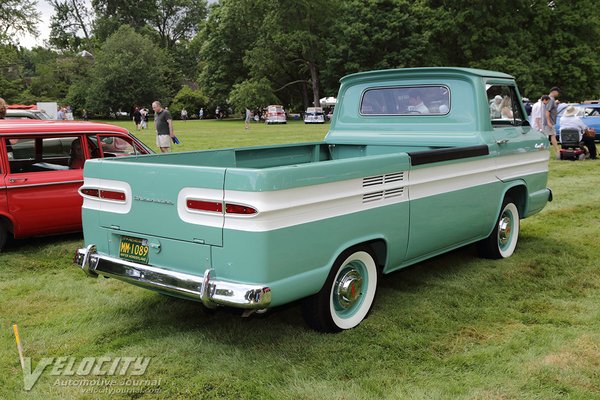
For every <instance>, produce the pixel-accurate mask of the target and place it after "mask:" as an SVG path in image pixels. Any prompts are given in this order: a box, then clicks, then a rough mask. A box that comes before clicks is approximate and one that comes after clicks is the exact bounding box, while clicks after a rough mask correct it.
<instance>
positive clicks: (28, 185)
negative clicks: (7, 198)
mask: <svg viewBox="0 0 600 400" xmlns="http://www.w3.org/2000/svg"><path fill="white" fill-rule="evenodd" d="M71 183H83V179H82V180H77V181H64V182H48V183H32V184H27V185H14V186H6V189H21V188H28V187H37V186H54V185H67V184H71ZM0 189H2V188H0Z"/></svg>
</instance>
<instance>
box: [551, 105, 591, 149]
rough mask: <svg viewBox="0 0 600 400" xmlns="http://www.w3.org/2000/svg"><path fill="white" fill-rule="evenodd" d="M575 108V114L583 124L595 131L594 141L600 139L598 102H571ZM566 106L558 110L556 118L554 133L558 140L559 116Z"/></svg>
mask: <svg viewBox="0 0 600 400" xmlns="http://www.w3.org/2000/svg"><path fill="white" fill-rule="evenodd" d="M571 105H572V106H573V107H575V108H576V109H577V114H576V115H577V116H578V117H579V118H581V120H582V121H583V123H584V124H586V125H587V126H588V127H590V128H594V130H595V131H596V141H600V104H571ZM566 109H567V107H563V108H562V109H560V110H559V112H558V114H557V118H556V135H557V138H558V139H559V140H560V118H561V116H562V115H563V114H564V112H565V110H566Z"/></svg>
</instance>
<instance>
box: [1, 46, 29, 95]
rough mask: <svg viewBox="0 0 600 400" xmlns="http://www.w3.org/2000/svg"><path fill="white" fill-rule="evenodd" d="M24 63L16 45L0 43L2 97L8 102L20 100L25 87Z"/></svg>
mask: <svg viewBox="0 0 600 400" xmlns="http://www.w3.org/2000/svg"><path fill="white" fill-rule="evenodd" d="M22 73H23V65H22V62H21V60H20V57H19V53H18V52H17V49H16V47H14V46H4V45H0V97H2V98H4V100H6V101H7V102H8V103H14V102H16V101H17V100H18V98H19V94H20V93H21V91H23V89H24V86H25V85H24V82H23V78H22Z"/></svg>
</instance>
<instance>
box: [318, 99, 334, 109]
mask: <svg viewBox="0 0 600 400" xmlns="http://www.w3.org/2000/svg"><path fill="white" fill-rule="evenodd" d="M319 103H321V107H329V106H335V105H336V103H337V99H336V98H335V97H323V98H322V99H320V100H319Z"/></svg>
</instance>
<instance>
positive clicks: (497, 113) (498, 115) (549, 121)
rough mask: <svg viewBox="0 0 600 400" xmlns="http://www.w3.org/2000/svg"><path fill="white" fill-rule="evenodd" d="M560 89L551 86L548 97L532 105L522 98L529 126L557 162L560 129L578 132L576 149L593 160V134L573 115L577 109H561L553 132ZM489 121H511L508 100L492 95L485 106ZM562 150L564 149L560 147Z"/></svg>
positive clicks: (511, 114) (512, 111)
mask: <svg viewBox="0 0 600 400" xmlns="http://www.w3.org/2000/svg"><path fill="white" fill-rule="evenodd" d="M559 96H560V88H559V87H557V86H554V87H552V88H551V89H550V91H549V93H548V94H545V95H543V96H541V97H540V98H539V99H538V100H537V101H536V102H535V103H533V104H532V103H531V102H530V101H529V99H527V98H523V105H524V108H525V111H526V113H527V114H528V117H529V122H530V125H531V126H532V127H533V129H535V130H537V131H539V132H542V133H543V134H544V135H545V136H547V137H548V140H549V141H550V144H551V145H552V150H553V151H554V154H555V156H556V158H557V159H560V158H561V146H559V137H560V136H561V135H560V133H561V132H562V130H564V129H575V130H577V131H578V132H579V142H580V144H579V145H580V148H581V149H582V150H583V151H584V152H585V154H586V157H588V158H590V159H592V160H595V159H596V158H597V149H596V144H595V142H594V139H595V133H594V130H593V129H592V128H589V127H588V126H586V125H585V123H584V122H583V121H582V120H581V118H580V117H579V116H578V115H577V114H578V112H577V107H574V106H572V105H569V106H567V105H564V107H566V109H565V111H564V112H563V113H562V115H561V118H560V132H557V131H556V125H557V122H559V121H558V118H557V117H558V110H559V104H560V101H559V100H558V97H559ZM489 108H490V117H491V119H492V120H512V119H513V118H515V115H514V112H515V108H514V107H513V104H512V99H511V96H509V95H504V96H501V95H496V96H494V97H493V98H492V99H491V101H490V104H489ZM563 147H564V146H563Z"/></svg>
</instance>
